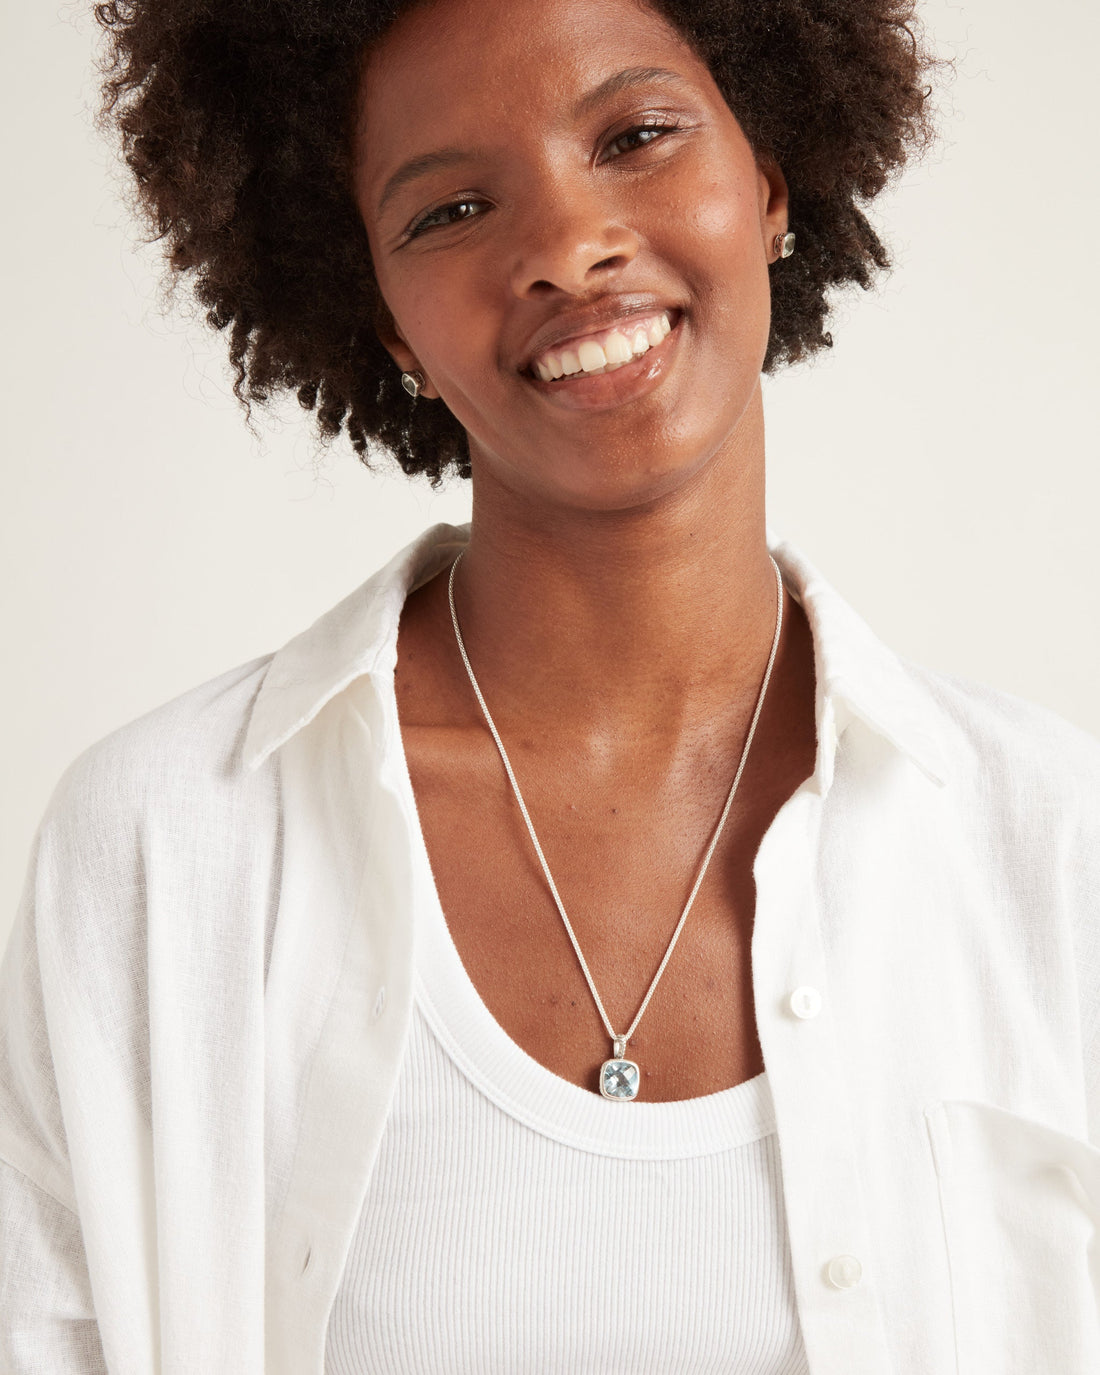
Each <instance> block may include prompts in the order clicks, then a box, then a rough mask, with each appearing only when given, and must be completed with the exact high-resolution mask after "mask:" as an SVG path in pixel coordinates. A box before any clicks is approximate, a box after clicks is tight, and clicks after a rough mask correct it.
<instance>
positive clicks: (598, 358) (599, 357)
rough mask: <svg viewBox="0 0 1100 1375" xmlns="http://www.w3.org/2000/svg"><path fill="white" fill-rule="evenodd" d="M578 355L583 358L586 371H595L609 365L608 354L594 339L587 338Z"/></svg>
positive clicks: (582, 365)
mask: <svg viewBox="0 0 1100 1375" xmlns="http://www.w3.org/2000/svg"><path fill="white" fill-rule="evenodd" d="M577 357H578V358H579V359H580V360H581V367H582V368H583V369H584V370H585V372H595V371H596V369H597V368H605V367H606V366H607V354H606V353H604V351H603V349H602V348H601V347H600V346H599V344H597V343H596V342H595V340H593V339H586V340H585V341H584V343H583V344H582V345H581V346H580V348H579V349H578V350H577Z"/></svg>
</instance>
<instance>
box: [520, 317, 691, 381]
mask: <svg viewBox="0 0 1100 1375" xmlns="http://www.w3.org/2000/svg"><path fill="white" fill-rule="evenodd" d="M679 318H680V312H679V311H678V310H675V309H671V310H662V311H657V312H655V313H654V314H653V315H642V316H637V317H635V318H634V319H632V320H630V321H624V322H621V323H620V324H617V325H613V326H612V327H611V328H610V329H605V330H600V331H599V332H598V333H595V334H586V335H582V336H579V337H578V338H576V339H570V340H568V341H567V342H566V343H565V344H563V345H559V346H558V347H557V348H553V349H546V350H545V351H544V352H542V353H540V354H539V355H538V357H537V358H535V359H534V360H533V361H532V362H531V365H530V367H529V368H527V369H525V371H526V372H527V374H528V375H529V376H531V377H537V378H538V379H539V380H540V381H542V382H549V383H551V384H553V383H555V382H559V383H560V382H569V381H571V380H573V379H575V378H580V377H598V376H600V375H602V374H603V373H610V372H617V371H618V369H619V368H624V367H626V366H627V365H628V364H630V363H633V362H636V361H637V360H638V359H639V358H642V357H644V356H645V354H647V353H648V352H649V350H650V349H651V348H656V347H657V345H658V344H661V343H663V342H664V340H665V339H666V338H667V336H668V335H669V334H670V333H671V331H672V330H673V329H674V328H675V327H676V324H677V323H678V321H679Z"/></svg>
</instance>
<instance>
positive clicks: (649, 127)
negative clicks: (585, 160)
mask: <svg viewBox="0 0 1100 1375" xmlns="http://www.w3.org/2000/svg"><path fill="white" fill-rule="evenodd" d="M679 128H680V122H679V120H663V119H652V120H649V119H647V120H646V121H645V122H644V123H642V124H635V125H634V126H633V127H632V128H630V129H626V130H624V131H623V132H622V133H621V134H618V135H616V137H615V138H613V139H612V140H611V142H610V143H609V144H608V145H607V147H608V149H609V150H614V149H616V148H618V149H619V153H618V156H622V154H623V153H633V152H636V151H637V150H638V149H639V148H644V147H646V145H647V144H650V143H656V142H657V141H658V140H659V139H661V138H663V137H664V136H665V134H671V133H674V132H675V131H676V130H677V129H679ZM624 145H625V146H624Z"/></svg>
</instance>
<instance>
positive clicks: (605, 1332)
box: [325, 853, 809, 1375]
mask: <svg viewBox="0 0 1100 1375" xmlns="http://www.w3.org/2000/svg"><path fill="white" fill-rule="evenodd" d="M420 859H421V861H422V865H423V867H425V868H426V867H427V855H426V853H422V855H421V856H420ZM428 875H429V877H428V881H427V882H426V883H423V884H421V885H418V886H419V887H420V891H421V892H422V893H425V894H431V895H432V897H433V900H430V901H425V904H424V906H425V910H424V911H423V912H422V913H419V914H418V916H419V917H420V918H421V919H420V921H419V925H418V943H417V967H416V989H415V1004H414V1008H413V1013H412V1025H411V1028H410V1033H409V1043H408V1048H407V1053H406V1056H405V1059H404V1061H403V1064H402V1067H401V1071H400V1074H399V1077H398V1081H397V1085H396V1088H395V1092H394V1101H393V1104H392V1108H391V1111H390V1115H389V1117H388V1119H387V1123H386V1128H385V1131H384V1133H383V1137H382V1140H381V1143H380V1146H379V1152H378V1157H377V1160H376V1162H375V1166H374V1170H373V1172H372V1175H371V1180H370V1184H369V1186H368V1189H367V1194H366V1197H365V1199H364V1201H363V1206H362V1211H361V1214H360V1217H359V1222H358V1227H357V1230H356V1232H355V1236H354V1239H353V1241H352V1244H351V1247H350V1251H349V1254H348V1257H347V1262H346V1265H345V1269H344V1274H343V1278H342V1280H341V1284H340V1288H339V1290H338V1293H337V1296H336V1300H335V1303H334V1305H333V1309H332V1312H331V1314H330V1317H329V1325H328V1333H327V1347H326V1359H325V1371H326V1375H435V1372H439V1373H440V1375H444V1373H445V1375H467V1373H468V1375H535V1372H537V1373H538V1375H551V1372H554V1375H557V1373H558V1372H560V1373H561V1375H589V1373H590V1375H658V1372H660V1375H668V1373H669V1372H689V1371H690V1372H691V1375H712V1373H713V1375H717V1372H729V1373H730V1375H733V1372H736V1375H806V1372H807V1371H808V1369H809V1367H808V1365H807V1362H806V1355H805V1350H804V1347H803V1344H802V1337H801V1332H800V1329H799V1325H798V1315H797V1311H796V1308H795V1303H794V1293H793V1285H792V1278H791V1263H790V1251H789V1246H788V1241H787V1226H786V1217H785V1213H784V1208H783V1194H782V1188H781V1175H780V1159H779V1146H778V1138H777V1136H776V1133H775V1118H774V1109H773V1106H772V1101H771V1094H770V1092H769V1089H768V1083H767V1075H766V1074H760V1075H757V1077H756V1078H754V1079H750V1080H748V1081H747V1082H746V1083H743V1084H738V1085H737V1086H735V1087H734V1088H730V1089H725V1090H723V1091H722V1092H720V1093H713V1094H708V1095H706V1096H705V1097H702V1098H693V1099H688V1100H686V1101H683V1102H678V1103H647V1102H644V1101H641V1100H638V1101H635V1102H629V1103H612V1102H608V1101H606V1100H605V1099H603V1098H601V1097H600V1096H599V1095H598V1094H595V1093H590V1092H588V1091H587V1090H585V1089H581V1088H579V1087H577V1086H576V1085H575V1084H571V1083H569V1082H568V1081H567V1080H565V1079H561V1078H559V1077H558V1076H557V1075H556V1074H553V1073H552V1072H551V1071H550V1070H548V1069H545V1068H544V1067H543V1066H542V1065H540V1064H539V1063H538V1061H536V1060H534V1059H533V1058H532V1057H531V1056H529V1055H527V1053H526V1052H525V1051H523V1050H522V1049H521V1048H520V1047H519V1046H518V1045H517V1044H516V1043H515V1042H514V1041H512V1040H511V1038H510V1037H509V1036H508V1035H507V1034H506V1033H505V1031H504V1030H503V1029H502V1028H501V1026H500V1025H499V1024H498V1023H497V1022H496V1020H495V1019H494V1018H493V1016H492V1014H491V1013H490V1012H489V1010H488V1008H487V1007H486V1006H485V1004H484V1003H483V1002H482V1000H481V997H480V995H479V994H478V992H477V990H476V988H475V987H474V985H473V983H472V982H471V980H470V978H469V976H468V974H467V973H466V970H465V968H464V967H463V964H462V961H461V959H460V957H459V954H458V951H457V949H456V947H455V945H454V942H453V940H452V939H451V935H450V932H449V930H448V928H447V924H446V921H445V919H444V916H443V912H442V910H441V909H440V907H439V901H438V897H435V896H434V895H435V886H434V883H431V881H430V870H428Z"/></svg>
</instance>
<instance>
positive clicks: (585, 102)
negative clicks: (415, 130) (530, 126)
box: [378, 67, 686, 214]
mask: <svg viewBox="0 0 1100 1375" xmlns="http://www.w3.org/2000/svg"><path fill="white" fill-rule="evenodd" d="M654 82H660V83H665V84H668V83H674V84H677V85H685V84H686V82H685V79H684V77H682V76H681V75H680V73H679V72H674V71H672V70H671V69H670V68H668V67H627V68H626V69H625V70H624V71H621V72H615V73H614V74H613V75H612V76H609V77H608V78H607V80H606V81H601V82H600V84H599V85H598V86H595V87H593V89H592V90H591V91H588V92H586V93H585V94H584V95H583V96H581V98H580V100H578V101H577V103H576V105H574V106H573V118H574V119H580V118H582V117H583V116H584V115H587V114H590V113H591V112H592V110H594V109H595V108H596V107H597V106H598V105H601V104H602V103H603V102H604V101H605V100H610V98H611V97H612V96H613V95H618V94H619V92H620V91H625V90H629V89H630V88H631V87H634V86H645V85H649V84H652V83H654ZM480 156H482V154H481V152H480V150H478V149H476V148H458V147H454V146H451V147H447V148H437V149H436V150H435V151H434V152H431V153H421V154H420V156H419V157H415V158H410V159H409V160H408V162H403V163H402V164H401V166H400V167H399V168H398V169H397V171H396V172H394V174H393V176H392V177H390V179H389V180H388V181H387V182H386V185H385V186H384V187H383V189H382V194H381V196H380V197H379V199H378V213H379V214H381V213H382V211H383V209H384V208H385V206H386V203H387V202H388V201H389V200H390V199H391V197H393V196H394V195H396V193H397V192H398V191H400V190H401V188H402V187H403V186H407V185H408V184H409V182H412V181H416V180H418V179H419V178H420V177H423V176H426V175H427V174H428V173H429V172H436V171H439V170H440V169H441V168H444V167H454V166H456V165H457V164H458V163H461V162H473V161H475V160H476V159H477V158H479V157H480Z"/></svg>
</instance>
